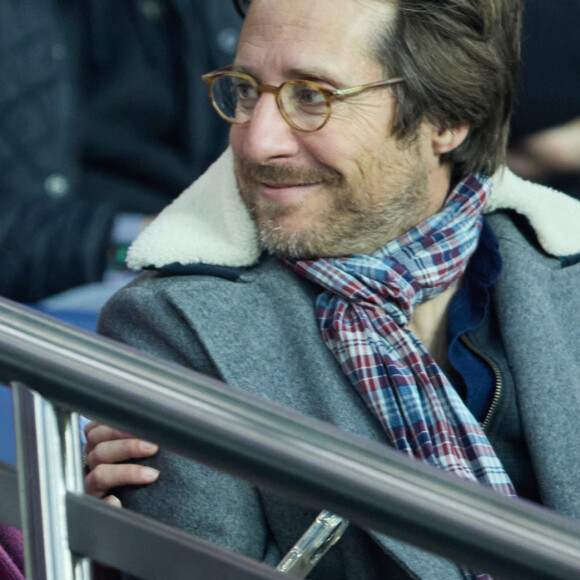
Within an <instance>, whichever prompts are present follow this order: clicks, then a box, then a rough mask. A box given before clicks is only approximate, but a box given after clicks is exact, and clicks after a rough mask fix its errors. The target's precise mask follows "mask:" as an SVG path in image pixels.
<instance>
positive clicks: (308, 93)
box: [294, 85, 326, 109]
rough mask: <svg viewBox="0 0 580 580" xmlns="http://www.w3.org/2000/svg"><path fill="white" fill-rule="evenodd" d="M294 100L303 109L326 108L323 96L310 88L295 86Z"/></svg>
mask: <svg viewBox="0 0 580 580" xmlns="http://www.w3.org/2000/svg"><path fill="white" fill-rule="evenodd" d="M294 100H295V101H296V103H297V104H298V105H299V106H300V107H302V108H304V109H316V108H320V107H321V106H323V107H326V99H325V98H324V95H323V94H322V93H321V92H320V91H317V90H316V89H313V88H312V87H310V86H307V85H306V86H297V87H295V90H294Z"/></svg>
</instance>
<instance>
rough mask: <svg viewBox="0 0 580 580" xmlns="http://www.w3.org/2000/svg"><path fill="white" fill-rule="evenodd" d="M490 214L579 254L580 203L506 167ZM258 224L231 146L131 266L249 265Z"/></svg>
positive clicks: (161, 220)
mask: <svg viewBox="0 0 580 580" xmlns="http://www.w3.org/2000/svg"><path fill="white" fill-rule="evenodd" d="M493 181H494V188H493V193H492V196H491V199H490V201H489V203H488V207H487V208H486V210H485V211H486V213H490V212H492V211H495V210H499V209H512V210H514V211H516V212H517V213H519V214H522V215H524V216H526V217H527V218H528V220H529V222H530V224H531V226H532V227H533V229H534V230H535V232H536V235H537V237H538V241H539V243H540V245H541V246H542V248H543V249H544V250H545V251H546V252H547V253H548V254H550V255H553V256H567V255H571V254H577V253H580V203H578V201H576V200H574V199H573V198H571V197H570V196H567V195H565V194H563V193H560V192H558V191H555V190H552V189H549V188H546V187H544V186H541V185H538V184H535V183H531V182H529V181H524V180H523V179H520V178H519V177H517V176H516V175H514V174H513V173H512V172H511V171H509V170H507V169H504V170H502V171H501V172H498V173H497V174H496V175H494V177H493ZM259 255H260V249H259V246H258V241H257V236H256V228H255V226H254V223H253V221H252V220H251V218H250V216H249V214H248V211H247V209H246V207H245V205H244V204H243V202H242V200H241V199H240V196H239V194H238V190H237V186H236V182H235V179H234V171H233V155H232V152H231V149H230V148H228V149H227V150H226V151H225V152H224V153H223V154H222V156H221V157H220V158H219V159H218V160H217V161H216V162H215V163H214V164H213V165H212V166H211V167H210V168H209V169H208V170H207V171H206V172H205V173H204V174H203V175H202V176H201V177H200V178H199V179H198V180H197V181H195V182H194V183H193V184H192V185H191V186H190V187H189V188H188V189H186V190H185V191H184V192H183V193H182V194H181V195H180V196H179V197H178V198H176V199H175V200H174V201H173V202H172V203H171V204H170V205H169V206H167V207H166V208H165V209H164V210H163V211H162V212H161V213H160V214H159V215H158V217H157V218H156V219H155V220H154V221H153V222H152V223H151V224H150V225H149V227H148V228H147V229H146V230H145V231H143V232H142V233H141V235H140V236H139V237H138V238H137V239H136V240H135V242H134V243H133V244H132V246H131V247H130V249H129V253H128V258H127V264H128V266H129V267H130V268H131V269H133V270H140V269H142V268H146V267H153V268H162V267H164V266H168V265H170V264H182V265H188V264H200V263H201V264H213V265H220V266H228V267H238V268H239V267H245V266H251V265H252V264H255V263H256V262H257V260H258V258H259Z"/></svg>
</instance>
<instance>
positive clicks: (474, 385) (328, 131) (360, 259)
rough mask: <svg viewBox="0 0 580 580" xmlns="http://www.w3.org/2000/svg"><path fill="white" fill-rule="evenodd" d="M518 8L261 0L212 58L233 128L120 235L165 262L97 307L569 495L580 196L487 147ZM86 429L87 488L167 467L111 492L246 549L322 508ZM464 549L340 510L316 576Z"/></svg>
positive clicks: (322, 402)
mask: <svg viewBox="0 0 580 580" xmlns="http://www.w3.org/2000/svg"><path fill="white" fill-rule="evenodd" d="M520 17H521V6H520V2H519V0H479V1H478V2H472V1H469V0H443V1H439V2H431V1H427V0H399V1H398V2H396V3H395V2H391V1H389V0H315V1H312V0H254V1H253V2H252V4H251V6H250V9H249V12H248V15H247V17H246V21H245V23H244V26H243V31H242V35H241V38H240V43H239V46H238V51H237V54H236V58H235V60H234V63H233V64H232V66H230V67H227V68H225V69H221V70H218V71H215V72H213V73H209V74H207V75H205V76H204V77H203V78H204V80H205V81H206V82H207V83H208V85H209V89H210V95H211V98H212V102H213V104H214V107H215V109H216V110H217V112H218V114H219V115H220V116H221V117H222V118H223V119H225V120H226V121H228V122H229V123H231V124H232V128H231V132H230V145H231V149H230V150H228V151H227V152H226V153H225V154H224V155H223V157H222V158H221V159H220V160H219V161H218V162H217V163H216V165H214V166H213V167H212V168H211V169H210V170H209V172H208V173H207V174H206V175H205V176H204V177H203V178H202V179H201V180H200V181H199V182H197V183H196V184H194V185H193V186H192V188H190V189H189V190H188V191H186V192H185V193H184V194H183V195H182V197H181V198H179V199H178V200H177V201H176V202H175V203H174V204H173V205H172V206H170V207H169V208H168V209H167V210H165V212H164V213H163V214H161V216H160V217H159V218H158V219H157V220H156V221H155V222H153V224H152V225H151V226H150V228H149V229H148V230H147V231H146V232H145V233H144V234H143V235H142V237H141V238H140V239H139V240H138V241H137V242H136V243H135V244H134V246H133V247H132V249H131V252H130V256H129V263H130V265H131V266H132V267H134V268H137V269H139V268H148V269H152V268H153V269H154V270H155V271H154V272H153V273H149V274H146V275H143V276H142V277H141V279H140V280H139V281H138V282H137V283H135V284H133V285H132V286H130V287H128V288H127V289H125V290H123V291H121V292H120V293H118V294H117V296H116V297H115V298H114V299H113V300H112V302H111V303H110V304H109V305H108V306H107V307H106V309H105V311H104V313H103V316H102V323H101V330H102V332H103V333H105V334H107V335H109V336H111V337H113V338H116V339H119V340H121V341H123V342H127V343H129V344H132V345H135V346H138V347H139V348H143V349H145V350H147V351H149V352H152V353H154V354H157V355H160V356H163V357H166V358H168V359H170V360H173V361H175V362H178V363H181V364H184V365H186V366H189V367H192V368H195V369H197V370H199V371H201V372H203V373H206V374H209V375H212V376H216V377H219V378H220V379H222V380H224V381H226V382H227V383H229V384H230V385H232V387H234V388H241V389H245V390H247V391H249V392H251V393H253V394H257V395H260V396H264V397H266V398H268V399H269V400H274V401H277V402H278V403H280V404H282V405H284V406H286V407H290V408H293V409H296V410H298V411H300V412H301V413H304V414H308V415H312V416H315V417H318V418H320V419H323V420H325V421H330V422H332V423H334V424H336V425H338V426H339V427H341V428H343V429H346V430H348V431H351V432H354V433H357V434H359V435H362V436H364V437H367V438H369V439H372V440H375V441H379V442H381V443H383V444H385V445H390V446H393V447H395V448H396V449H398V450H400V451H401V452H402V453H405V454H408V455H410V456H412V457H415V458H417V459H420V460H422V461H425V462H428V463H430V464H432V465H434V466H435V467H438V468H440V469H444V470H447V471H450V472H452V473H455V474H457V475H458V476H459V477H463V478H465V479H468V480H472V481H476V482H480V483H482V484H483V485H486V486H488V487H490V488H492V489H493V490H495V491H496V492H497V493H500V494H503V495H507V496H516V495H517V496H521V497H525V498H527V499H530V500H533V501H538V502H542V503H544V504H546V505H548V506H550V507H552V508H554V509H557V510H559V511H561V512H562V513H565V514H568V515H570V516H573V517H580V496H579V495H578V493H577V492H576V491H574V490H576V489H577V485H576V479H577V475H578V474H577V473H575V469H574V468H573V469H568V468H569V467H570V466H573V465H576V464H578V463H577V461H576V459H578V460H580V457H578V458H576V455H578V454H580V451H576V450H574V449H570V448H567V449H566V450H565V454H566V455H565V456H564V450H563V449H562V447H561V443H562V441H563V440H566V438H567V434H568V432H569V429H571V428H572V425H574V424H575V417H574V409H576V408H577V406H578V404H579V403H580V382H579V377H580V372H579V371H580V368H579V367H578V361H579V360H580V358H579V356H578V355H579V354H580V353H579V352H578V350H579V347H580V341H579V340H578V338H579V337H578V328H580V318H579V316H580V315H579V312H580V309H579V308H578V307H579V306H580V305H579V304H577V302H578V298H577V294H578V293H577V292H576V289H577V287H578V283H579V281H580V280H579V278H580V269H579V268H580V266H578V264H576V265H575V262H576V261H577V259H578V258H577V257H576V258H575V257H574V255H575V254H578V253H579V252H580V235H579V234H578V228H577V223H578V219H579V218H580V206H579V205H578V204H577V203H576V202H575V201H574V200H572V199H569V198H568V197H566V196H563V195H562V194H559V193H556V192H551V191H548V190H545V189H543V188H541V187H539V186H535V185H533V184H529V183H526V182H523V181H521V180H519V179H518V178H516V177H515V176H513V175H511V174H510V173H509V172H505V171H503V170H502V165H503V162H504V157H505V142H506V138H507V126H508V121H509V113H510V109H511V101H512V95H513V88H514V83H515V71H516V68H517V61H518V54H519V48H518V47H519V26H520ZM492 176H493V177H492ZM500 210H503V211H500ZM511 210H515V211H511ZM502 264H503V265H502ZM176 274H180V275H179V276H176ZM87 437H88V442H89V443H88V446H87V460H88V464H89V466H90V467H92V468H95V467H97V466H98V469H94V470H93V471H92V472H91V473H90V474H89V475H88V477H87V480H86V486H87V490H88V491H89V493H92V494H94V495H96V496H100V497H102V496H105V495H106V494H107V490H108V489H109V488H110V487H112V486H114V485H121V484H143V483H149V482H151V481H154V480H156V479H157V478H158V476H159V473H161V474H162V477H161V478H159V480H158V481H157V482H156V483H154V484H153V485H150V486H144V487H140V488H138V489H134V490H131V491H128V492H126V493H125V494H124V495H123V498H122V500H123V503H124V505H127V506H128V507H133V508H135V509H138V510H139V511H141V512H143V513H146V514H148V515H152V516H154V517H156V518H159V519H161V520H162V521H165V522H167V523H171V524H174V525H177V526H179V527H181V528H183V529H185V530H188V531H191V532H194V533H196V534H198V535H201V536H202V537H205V538H207V539H209V540H211V541H215V542H217V543H219V544H221V545H224V546H226V547H228V548H231V549H233V550H236V551H239V552H241V553H244V554H246V555H248V556H251V557H254V558H257V559H259V560H264V561H266V562H271V563H275V562H276V561H277V560H279V559H280V557H281V556H282V555H283V554H285V553H286V552H287V551H288V550H289V549H290V548H291V546H292V545H293V543H294V542H295V541H296V539H297V537H298V536H299V535H300V534H301V533H302V532H303V531H304V529H305V528H306V527H307V526H308V524H309V523H310V522H311V521H312V519H313V517H314V515H315V514H314V513H313V512H311V511H310V510H307V509H303V508H300V507H298V506H295V505H291V504H289V503H288V502H287V501H285V500H283V499H281V498H278V497H276V496H274V495H272V494H270V493H268V492H265V491H264V490H260V489H256V488H253V487H251V486H249V485H247V484H245V483H243V482H238V481H236V480H234V479H232V478H230V477H229V476H226V475H223V474H221V473H217V472H214V471H212V470H209V469H207V468H205V467H203V466H199V465H196V464H194V463H193V462H190V461H188V460H185V459H183V458H180V457H177V456H175V455H172V454H171V453H169V452H167V451H165V450H163V449H161V450H157V447H156V446H155V445H147V444H145V443H144V442H142V441H138V440H136V439H131V438H130V437H128V436H126V435H125V434H122V433H119V432H118V431H115V430H112V429H109V428H108V427H106V426H103V425H98V424H95V423H93V424H91V425H90V426H89V427H88V429H87ZM156 451H157V453H156V454H155V455H153V456H152V457H151V458H150V459H147V460H146V461H145V463H146V464H147V467H143V466H139V465H136V464H129V465H115V463H116V462H119V461H123V460H126V459H129V458H131V457H134V458H138V457H141V458H144V457H149V456H151V455H152V454H153V453H155V452H156ZM561 462H563V463H565V465H566V466H567V468H566V469H561V468H559V465H560V463H561ZM113 501H114V500H113ZM514 501H515V500H514ZM240 530H241V531H240ZM468 574H469V573H467V572H464V571H461V570H460V569H459V568H458V567H456V566H455V565H453V564H451V563H449V562H447V561H444V560H442V559H440V558H437V557H435V556H431V555H427V554H425V553H422V552H420V551H418V550H416V549H413V548H411V547H409V546H403V545H401V544H399V543H397V542H394V541H392V540H389V539H388V538H385V537H383V536H381V535H379V534H375V533H373V532H367V531H364V530H361V529H358V528H356V527H354V526H351V528H350V529H349V530H348V531H347V533H346V534H345V536H344V538H343V539H342V540H341V542H340V543H339V544H338V545H337V546H336V547H335V548H333V550H332V551H331V552H329V554H328V555H327V556H326V557H325V558H324V560H323V561H322V562H321V564H319V566H318V567H317V568H316V569H315V570H314V571H313V573H312V575H311V576H310V577H311V578H326V579H328V578H349V579H351V578H352V579H355V578H356V579H361V578H364V579H365V580H368V579H372V578H387V577H388V578H409V577H413V578H416V577H420V578H445V579H450V578H461V577H463V576H464V575H468Z"/></svg>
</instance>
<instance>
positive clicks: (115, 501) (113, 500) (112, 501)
mask: <svg viewBox="0 0 580 580" xmlns="http://www.w3.org/2000/svg"><path fill="white" fill-rule="evenodd" d="M103 500H104V501H106V502H107V503H108V504H109V505H112V506H113V507H116V508H121V507H123V504H122V503H121V500H120V499H119V498H118V497H117V496H116V495H108V496H107V497H104V498H103Z"/></svg>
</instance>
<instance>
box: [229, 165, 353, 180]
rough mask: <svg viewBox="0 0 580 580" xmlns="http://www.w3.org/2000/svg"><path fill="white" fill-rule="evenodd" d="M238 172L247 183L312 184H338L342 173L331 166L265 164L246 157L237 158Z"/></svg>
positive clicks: (240, 177)
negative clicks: (297, 166) (302, 167)
mask: <svg viewBox="0 0 580 580" xmlns="http://www.w3.org/2000/svg"><path fill="white" fill-rule="evenodd" d="M236 174H237V176H238V179H241V180H242V181H243V182H245V183H268V184H271V185H277V184H281V185H284V184H292V185H312V184H315V183H327V184H336V183H339V182H340V179H341V177H340V174H339V173H338V172H337V171H335V170H332V169H330V168H324V167H320V168H315V169H299V168H296V167H292V166H291V165H282V164H276V165H263V164H260V163H254V162H253V161H248V160H245V159H236Z"/></svg>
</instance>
